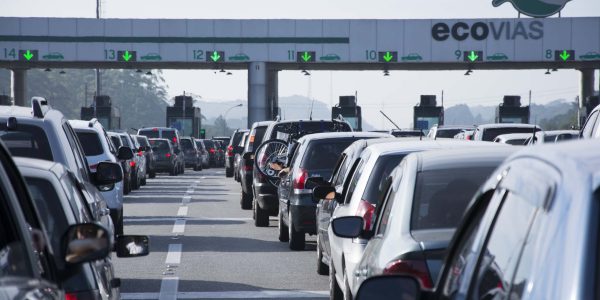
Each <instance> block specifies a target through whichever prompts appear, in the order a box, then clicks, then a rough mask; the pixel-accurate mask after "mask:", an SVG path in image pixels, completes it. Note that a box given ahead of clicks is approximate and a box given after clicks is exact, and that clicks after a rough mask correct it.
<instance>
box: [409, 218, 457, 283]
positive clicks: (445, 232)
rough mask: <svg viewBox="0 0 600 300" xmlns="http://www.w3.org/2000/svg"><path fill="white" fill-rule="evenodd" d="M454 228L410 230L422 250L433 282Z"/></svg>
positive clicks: (438, 271)
mask: <svg viewBox="0 0 600 300" xmlns="http://www.w3.org/2000/svg"><path fill="white" fill-rule="evenodd" d="M454 230H455V229H454V228H444V229H424V230H413V231H411V235H412V237H413V238H414V239H415V241H416V242H417V243H418V244H419V246H420V247H421V250H422V251H423V254H424V256H425V261H426V263H427V268H428V269H429V274H430V275H431V280H432V282H434V283H435V282H436V281H437V277H438V275H439V273H440V270H441V269H442V263H443V262H444V257H445V255H446V248H448V244H449V243H450V239H451V238H452V235H453V234H454Z"/></svg>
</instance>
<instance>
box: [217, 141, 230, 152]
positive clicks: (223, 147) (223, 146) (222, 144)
mask: <svg viewBox="0 0 600 300" xmlns="http://www.w3.org/2000/svg"><path fill="white" fill-rule="evenodd" d="M215 145H217V147H218V148H219V149H221V150H225V148H227V147H226V146H225V143H223V141H220V140H216V141H215Z"/></svg>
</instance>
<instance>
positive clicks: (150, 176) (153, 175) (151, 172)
mask: <svg viewBox="0 0 600 300" xmlns="http://www.w3.org/2000/svg"><path fill="white" fill-rule="evenodd" d="M148 177H149V178H156V171H154V170H152V171H150V174H148Z"/></svg>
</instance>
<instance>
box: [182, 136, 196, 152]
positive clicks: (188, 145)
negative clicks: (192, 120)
mask: <svg viewBox="0 0 600 300" xmlns="http://www.w3.org/2000/svg"><path fill="white" fill-rule="evenodd" d="M181 146H182V147H183V150H193V149H194V145H192V141H190V140H189V139H181Z"/></svg>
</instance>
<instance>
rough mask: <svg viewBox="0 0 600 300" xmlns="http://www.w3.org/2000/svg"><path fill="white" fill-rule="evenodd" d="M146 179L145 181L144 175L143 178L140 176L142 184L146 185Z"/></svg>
mask: <svg viewBox="0 0 600 300" xmlns="http://www.w3.org/2000/svg"><path fill="white" fill-rule="evenodd" d="M146 183H147V181H146V176H144V178H142V185H146Z"/></svg>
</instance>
